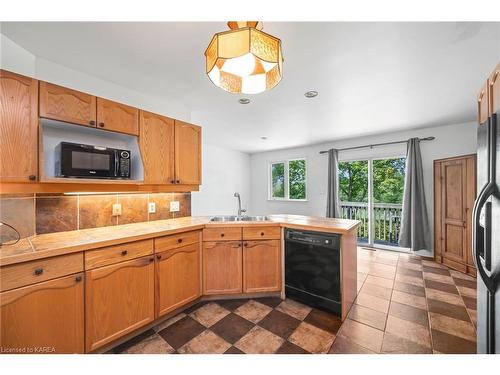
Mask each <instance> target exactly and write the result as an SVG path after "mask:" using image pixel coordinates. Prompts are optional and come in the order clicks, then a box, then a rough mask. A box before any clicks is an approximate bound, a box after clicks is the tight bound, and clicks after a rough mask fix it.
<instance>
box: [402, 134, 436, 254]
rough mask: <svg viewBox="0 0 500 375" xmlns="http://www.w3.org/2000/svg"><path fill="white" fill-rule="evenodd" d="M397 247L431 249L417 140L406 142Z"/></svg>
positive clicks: (418, 142)
mask: <svg viewBox="0 0 500 375" xmlns="http://www.w3.org/2000/svg"><path fill="white" fill-rule="evenodd" d="M399 245H400V246H403V247H409V248H410V249H411V250H413V251H416V250H422V249H425V250H430V249H431V230H430V227H429V219H428V216H427V206H426V203H425V192H424V173H423V170H422V157H421V155H420V141H419V139H418V138H411V139H409V140H408V148H407V152H406V173H405V186H404V194H403V212H402V214H401V234H400V236H399Z"/></svg>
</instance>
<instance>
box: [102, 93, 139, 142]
mask: <svg viewBox="0 0 500 375" xmlns="http://www.w3.org/2000/svg"><path fill="white" fill-rule="evenodd" d="M97 127H98V128H100V129H105V130H110V131H114V132H119V133H125V134H131V135H139V110H138V109H137V108H134V107H130V106H128V105H125V104H120V103H116V102H112V101H111V100H107V99H103V98H97Z"/></svg>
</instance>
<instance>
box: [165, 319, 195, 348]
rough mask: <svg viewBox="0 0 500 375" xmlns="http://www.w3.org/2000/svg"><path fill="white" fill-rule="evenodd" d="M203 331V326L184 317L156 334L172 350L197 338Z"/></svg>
mask: <svg viewBox="0 0 500 375" xmlns="http://www.w3.org/2000/svg"><path fill="white" fill-rule="evenodd" d="M204 330H205V327H204V326H202V325H201V324H200V323H198V322H197V321H196V320H194V319H193V318H191V317H189V316H186V317H184V318H182V319H181V320H179V321H178V322H176V323H174V324H172V325H171V326H169V327H167V328H165V329H164V330H162V331H160V332H158V334H159V335H160V336H161V337H162V338H163V339H164V340H165V341H166V342H168V343H169V344H170V346H172V347H173V348H174V349H179V348H180V347H181V346H182V345H184V344H185V343H187V342H188V341H190V340H191V339H193V338H195V337H196V336H198V335H199V334H200V333H202V332H203V331H204Z"/></svg>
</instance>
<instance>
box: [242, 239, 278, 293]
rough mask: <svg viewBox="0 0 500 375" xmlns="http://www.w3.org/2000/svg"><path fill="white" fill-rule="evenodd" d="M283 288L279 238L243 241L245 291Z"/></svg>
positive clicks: (266, 290) (255, 291)
mask: <svg viewBox="0 0 500 375" xmlns="http://www.w3.org/2000/svg"><path fill="white" fill-rule="evenodd" d="M280 290H281V247H280V241H279V240H263V241H245V242H244V243H243V292H244V293H257V292H275V291H280Z"/></svg>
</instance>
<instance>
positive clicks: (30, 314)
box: [0, 273, 84, 353]
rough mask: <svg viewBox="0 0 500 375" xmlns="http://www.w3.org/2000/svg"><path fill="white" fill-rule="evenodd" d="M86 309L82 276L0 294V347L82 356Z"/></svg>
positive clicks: (64, 278)
mask: <svg viewBox="0 0 500 375" xmlns="http://www.w3.org/2000/svg"><path fill="white" fill-rule="evenodd" d="M83 309H84V307H83V274H82V273H80V274H76V275H71V276H66V277H61V278H59V279H55V280H50V281H45V282H42V283H38V284H34V285H30V286H26V287H23V288H18V289H13V290H10V291H8V292H3V293H0V318H1V324H0V329H1V334H0V347H1V348H2V350H3V351H4V353H7V352H6V350H9V349H11V350H15V349H16V348H19V349H25V350H27V351H26V353H30V352H33V351H35V352H36V350H37V349H38V350H41V351H40V353H44V352H45V353H83V349H84V348H83V342H84V333H83V329H84V321H83V314H84V310H83ZM13 353H15V352H13ZM23 353H24V352H23Z"/></svg>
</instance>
